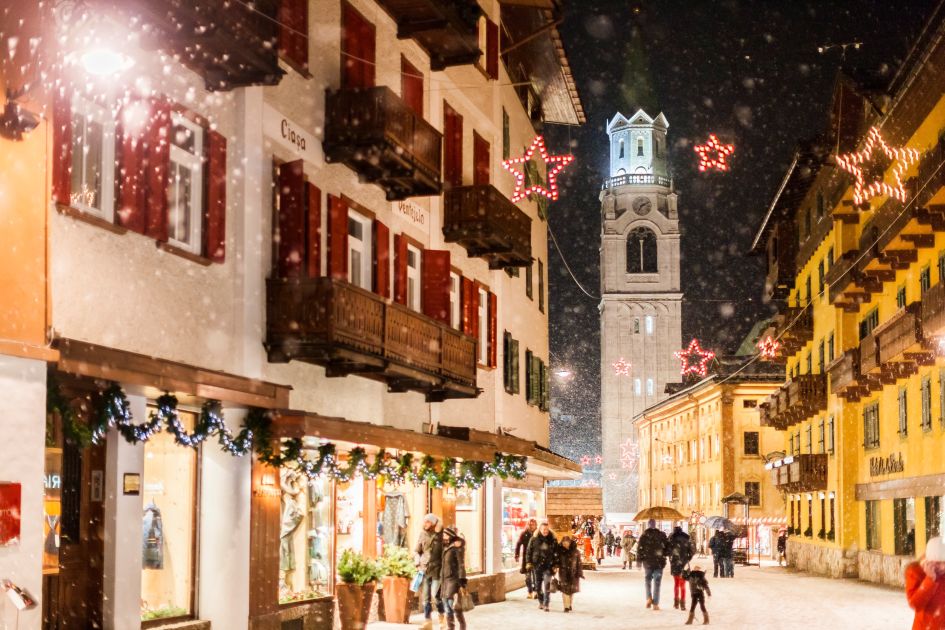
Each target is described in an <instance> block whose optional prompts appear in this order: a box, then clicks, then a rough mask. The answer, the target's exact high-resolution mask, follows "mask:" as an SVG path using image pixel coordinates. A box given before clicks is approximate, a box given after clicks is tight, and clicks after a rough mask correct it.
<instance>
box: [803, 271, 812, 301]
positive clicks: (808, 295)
mask: <svg viewBox="0 0 945 630" xmlns="http://www.w3.org/2000/svg"><path fill="white" fill-rule="evenodd" d="M804 290H805V291H806V292H807V293H806V297H805V302H804V303H805V304H810V301H811V299H813V293H812V292H811V276H807V279H806V280H804Z"/></svg>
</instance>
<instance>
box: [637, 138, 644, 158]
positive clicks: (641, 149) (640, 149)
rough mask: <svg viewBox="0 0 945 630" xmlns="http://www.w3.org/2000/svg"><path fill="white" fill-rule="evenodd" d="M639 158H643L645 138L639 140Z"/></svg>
mask: <svg viewBox="0 0 945 630" xmlns="http://www.w3.org/2000/svg"><path fill="white" fill-rule="evenodd" d="M637 156H639V157H643V138H642V137H640V138H637Z"/></svg>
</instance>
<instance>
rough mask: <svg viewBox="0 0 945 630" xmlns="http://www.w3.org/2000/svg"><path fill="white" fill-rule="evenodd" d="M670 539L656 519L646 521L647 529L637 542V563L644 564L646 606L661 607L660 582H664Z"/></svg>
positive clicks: (654, 608) (657, 608)
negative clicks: (657, 525)
mask: <svg viewBox="0 0 945 630" xmlns="http://www.w3.org/2000/svg"><path fill="white" fill-rule="evenodd" d="M668 547H669V540H668V539H667V538H666V534H664V533H663V532H661V531H660V530H658V529H656V521H655V520H653V519H650V520H649V521H647V523H646V531H645V532H643V535H641V536H640V542H638V543H637V564H640V565H642V566H643V571H644V574H643V579H644V580H645V581H646V607H647V608H652V609H653V610H659V609H660V584H661V583H662V582H663V569H665V568H666V554H667V552H668Z"/></svg>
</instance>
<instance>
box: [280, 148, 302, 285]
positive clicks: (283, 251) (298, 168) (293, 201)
mask: <svg viewBox="0 0 945 630" xmlns="http://www.w3.org/2000/svg"><path fill="white" fill-rule="evenodd" d="M278 226H279V231H278V238H277V241H276V251H277V256H276V269H277V270H278V274H279V277H280V278H298V277H300V276H301V275H302V261H303V260H304V256H305V174H304V173H303V172H302V160H296V161H295V162H286V163H285V164H283V165H281V166H280V167H279V220H278Z"/></svg>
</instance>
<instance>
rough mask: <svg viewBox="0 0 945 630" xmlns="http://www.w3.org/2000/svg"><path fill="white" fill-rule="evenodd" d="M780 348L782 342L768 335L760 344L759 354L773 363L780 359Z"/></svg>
mask: <svg viewBox="0 0 945 630" xmlns="http://www.w3.org/2000/svg"><path fill="white" fill-rule="evenodd" d="M780 347H781V342H780V341H778V340H777V339H775V338H774V337H772V336H771V335H768V336H767V337H765V338H764V339H762V340H761V341H759V342H758V354H760V355H761V358H762V359H766V360H768V361H773V360H774V359H776V358H777V357H778V349H779V348H780Z"/></svg>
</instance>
